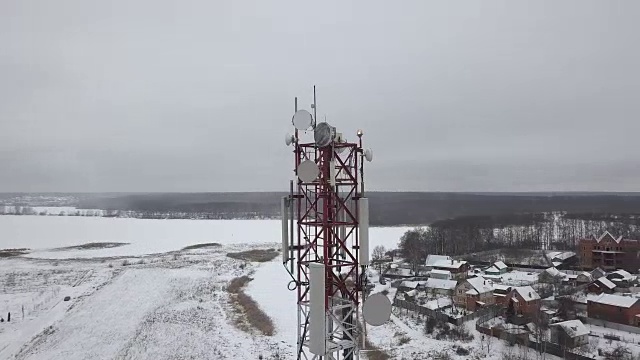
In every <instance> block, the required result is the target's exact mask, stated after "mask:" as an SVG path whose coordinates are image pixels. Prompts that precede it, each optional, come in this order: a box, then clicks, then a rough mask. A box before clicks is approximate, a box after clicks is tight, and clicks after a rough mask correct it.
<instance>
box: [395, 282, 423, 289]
mask: <svg viewBox="0 0 640 360" xmlns="http://www.w3.org/2000/svg"><path fill="white" fill-rule="evenodd" d="M424 284H426V281H403V282H401V283H400V287H406V288H409V289H415V288H417V287H418V286H421V285H424Z"/></svg>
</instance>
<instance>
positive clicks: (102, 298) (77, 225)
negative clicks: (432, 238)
mask: <svg viewBox="0 0 640 360" xmlns="http://www.w3.org/2000/svg"><path fill="white" fill-rule="evenodd" d="M280 229H281V224H280V222H279V221H274V220H267V221H263V220H237V221H233V220H212V221H207V220H198V221H193V220H140V219H122V218H91V217H57V216H51V217H49V216H0V249H10V248H28V249H31V252H30V253H28V254H26V255H24V256H19V257H11V258H0V317H2V318H4V319H5V320H6V319H7V316H6V315H7V313H8V312H10V313H11V322H6V321H5V322H0V359H71V360H73V359H87V358H96V359H154V360H156V359H176V358H181V359H189V358H193V359H258V357H259V356H260V355H262V356H263V357H264V358H265V359H269V358H273V355H274V354H276V353H278V354H280V356H281V357H280V358H284V359H290V358H294V356H293V354H294V352H295V341H296V324H297V316H296V304H295V303H296V295H295V293H294V292H291V291H288V290H287V283H288V282H289V280H290V277H289V275H288V273H287V272H286V270H285V269H284V268H283V266H282V264H281V263H280V261H281V260H280V257H277V258H276V259H274V260H273V261H271V262H267V263H263V264H258V263H250V262H245V261H242V260H235V259H231V258H229V257H227V256H226V254H227V253H228V252H234V251H241V250H246V249H250V248H261V249H268V248H277V247H278V246H279V242H280ZM406 229H407V228H402V227H394V228H372V229H371V230H370V239H371V248H373V247H374V246H376V245H384V246H385V247H387V248H392V247H395V246H396V244H397V241H398V240H399V238H400V236H401V235H402V234H403V233H404V231H406ZM102 242H105V243H106V242H113V243H128V245H125V246H121V247H115V248H102V249H95V250H87V249H84V250H83V249H74V250H60V249H59V248H62V247H68V246H78V245H83V244H87V243H102ZM212 242H213V243H220V244H222V246H218V247H209V248H203V249H196V250H182V249H183V248H184V247H186V246H189V245H195V244H200V243H212ZM242 275H249V276H250V277H252V278H253V280H252V281H251V282H250V283H249V285H248V286H247V288H246V290H245V292H246V293H247V294H249V295H250V296H251V297H253V298H254V299H255V300H256V301H257V303H258V304H259V306H260V307H261V308H262V309H263V310H264V311H265V312H266V313H267V315H269V316H270V317H271V318H272V319H273V321H274V323H275V329H276V331H275V334H274V335H273V336H264V335H261V334H260V333H257V332H255V333H247V332H244V331H241V330H239V329H238V328H237V327H236V326H234V320H233V317H234V316H236V315H234V312H233V311H232V309H231V305H230V304H229V296H228V293H227V292H226V291H225V290H224V289H225V287H226V286H227V285H228V282H229V281H230V280H231V279H233V278H234V277H238V276H242ZM388 286H389V285H387V286H386V287H388ZM66 296H69V297H70V300H69V301H64V298H65V297H66ZM23 310H24V315H23Z"/></svg>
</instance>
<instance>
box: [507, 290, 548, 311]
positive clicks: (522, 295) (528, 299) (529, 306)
mask: <svg viewBox="0 0 640 360" xmlns="http://www.w3.org/2000/svg"><path fill="white" fill-rule="evenodd" d="M540 301H541V299H540V295H538V293H537V292H536V291H535V290H534V289H533V288H532V287H531V286H518V287H514V288H513V290H512V291H511V298H510V302H511V303H512V304H513V309H514V310H515V314H516V315H524V316H533V315H534V314H535V313H536V312H537V311H539V310H540Z"/></svg>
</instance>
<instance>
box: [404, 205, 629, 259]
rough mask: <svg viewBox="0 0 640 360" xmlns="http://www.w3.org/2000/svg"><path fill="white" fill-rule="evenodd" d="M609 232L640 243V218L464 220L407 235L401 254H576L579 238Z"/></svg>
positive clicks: (557, 215) (546, 216) (411, 256)
mask: <svg viewBox="0 0 640 360" xmlns="http://www.w3.org/2000/svg"><path fill="white" fill-rule="evenodd" d="M604 231H609V232H611V233H612V234H614V236H624V237H627V238H636V239H640V215H637V214H604V213H602V214H593V213H583V214H577V213H571V214H568V213H540V214H514V215H504V216H463V217H459V218H456V219H450V220H442V221H436V222H434V223H432V224H431V225H430V226H428V227H420V228H415V229H411V230H409V231H407V232H406V233H405V234H404V235H403V236H402V238H401V239H400V251H401V253H402V255H403V256H404V257H405V258H407V259H410V260H411V261H415V262H421V261H424V260H425V259H426V256H427V255H428V254H446V255H462V254H469V253H474V252H479V251H486V250H495V249H505V248H506V249H532V250H540V249H557V250H575V249H576V246H577V242H578V241H579V239H581V238H586V237H590V236H594V235H595V236H599V235H600V234H602V233H603V232H604Z"/></svg>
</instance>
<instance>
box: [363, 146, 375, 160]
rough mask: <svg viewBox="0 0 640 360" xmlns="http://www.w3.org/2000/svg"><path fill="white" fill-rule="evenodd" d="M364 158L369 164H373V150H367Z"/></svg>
mask: <svg viewBox="0 0 640 360" xmlns="http://www.w3.org/2000/svg"><path fill="white" fill-rule="evenodd" d="M364 157H365V158H366V159H367V161H368V162H371V160H373V150H371V149H367V150H365V151H364Z"/></svg>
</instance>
